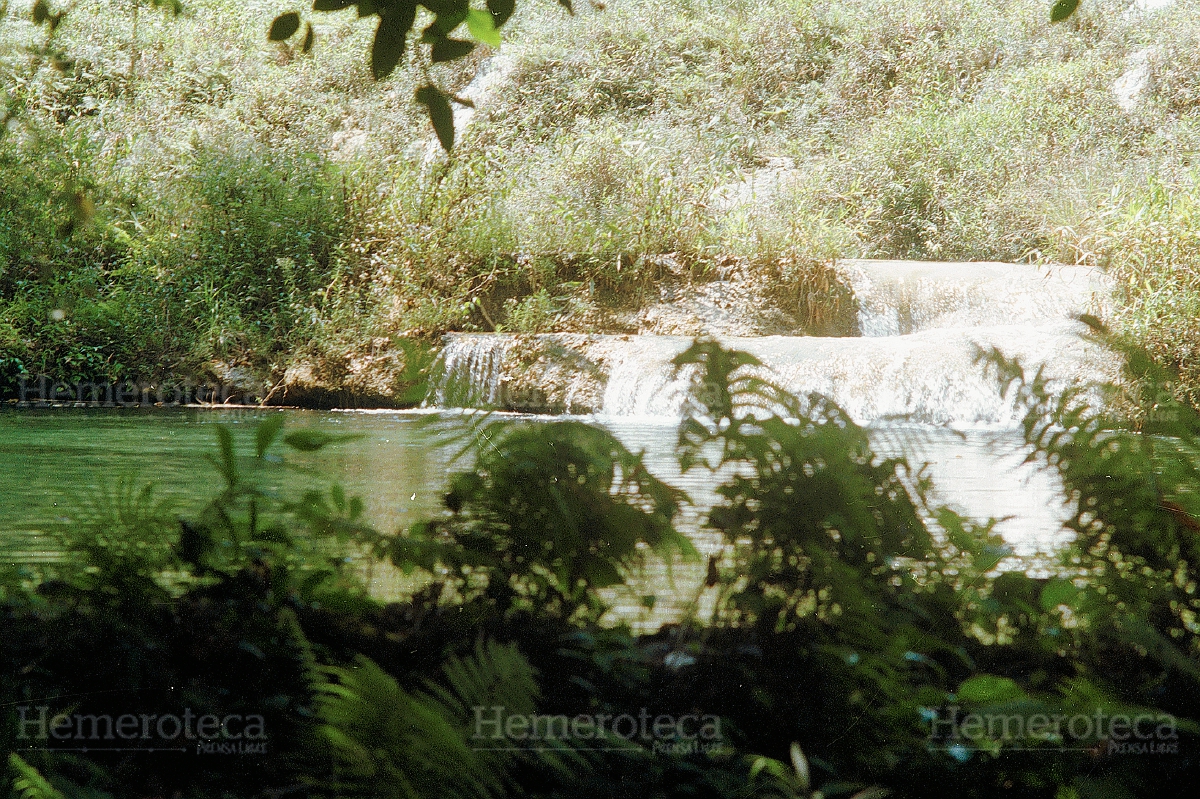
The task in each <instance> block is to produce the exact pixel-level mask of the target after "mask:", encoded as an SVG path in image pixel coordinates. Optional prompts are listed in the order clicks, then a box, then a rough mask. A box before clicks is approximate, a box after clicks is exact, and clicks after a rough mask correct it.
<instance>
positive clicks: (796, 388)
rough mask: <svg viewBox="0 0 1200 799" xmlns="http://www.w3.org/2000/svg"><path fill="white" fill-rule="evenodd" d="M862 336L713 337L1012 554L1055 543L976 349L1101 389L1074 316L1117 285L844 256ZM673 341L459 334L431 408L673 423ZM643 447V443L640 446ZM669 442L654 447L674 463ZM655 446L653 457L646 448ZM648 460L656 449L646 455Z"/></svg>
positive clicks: (1104, 364)
mask: <svg viewBox="0 0 1200 799" xmlns="http://www.w3.org/2000/svg"><path fill="white" fill-rule="evenodd" d="M838 269H839V271H840V273H841V275H842V277H843V280H844V281H845V282H846V283H847V284H848V285H849V286H850V287H851V288H852V290H853V292H854V296H855V300H856V303H857V307H858V317H857V319H858V327H859V332H860V335H859V336H858V337H846V338H832V337H828V338H827V337H814V336H764V337H757V338H722V339H721V341H722V343H724V344H725V345H727V346H731V347H735V348H737V349H741V350H745V351H747V352H750V353H751V354H753V355H755V356H756V357H757V358H758V359H759V360H760V361H762V362H763V364H764V365H765V366H766V367H767V368H769V370H770V371H771V373H772V375H773V377H774V379H775V380H776V382H778V383H780V384H781V385H783V386H784V387H786V388H787V389H788V390H789V391H792V392H794V393H796V394H808V393H810V392H817V393H820V394H824V395H826V396H828V397H830V398H831V399H833V400H834V401H835V402H837V403H838V404H839V405H840V406H841V407H842V408H843V409H844V410H845V411H846V412H847V413H848V414H849V415H850V416H851V417H852V418H854V419H855V420H856V421H857V422H859V423H860V424H864V425H867V426H870V427H871V428H872V429H873V430H875V431H876V433H875V440H876V442H877V447H878V449H879V450H880V451H881V452H882V453H884V454H889V455H890V454H899V453H900V452H901V451H903V452H904V453H905V454H907V455H908V456H909V458H910V460H912V461H913V462H916V463H920V462H926V461H927V462H929V463H930V468H931V471H932V474H933V477H934V484H935V486H936V487H937V488H938V490H939V497H940V498H941V499H943V500H944V501H946V502H948V503H950V504H953V505H955V506H957V507H959V508H960V509H961V510H964V511H966V512H967V513H969V514H970V515H972V516H974V517H976V518H987V517H989V516H994V517H997V518H999V517H1006V516H1008V517H1012V518H1010V519H1009V520H1008V521H1005V522H1003V523H1002V524H1001V526H1000V528H999V529H1001V530H1002V531H1003V532H1004V534H1005V536H1006V537H1007V538H1008V540H1009V541H1010V543H1012V544H1013V545H1014V547H1015V548H1016V549H1017V550H1018V551H1019V552H1024V553H1033V552H1037V551H1042V552H1045V551H1048V550H1050V549H1053V548H1054V547H1056V546H1057V545H1058V544H1060V543H1061V542H1062V540H1063V531H1062V526H1061V519H1062V518H1063V509H1062V504H1061V496H1060V493H1059V491H1058V488H1057V481H1056V479H1055V477H1054V475H1052V474H1048V473H1045V472H1042V471H1038V470H1036V469H1034V468H1032V467H1030V466H1022V465H1021V463H1020V461H1021V459H1022V457H1023V453H1022V451H1021V449H1020V438H1019V435H1017V434H1016V432H1015V431H1016V429H1017V427H1016V424H1017V417H1016V415H1015V413H1014V411H1013V409H1012V408H1011V406H1010V405H1009V404H1008V403H1006V402H1005V401H1004V400H1003V399H1002V398H1001V396H1000V392H999V390H998V386H997V384H996V381H995V380H994V378H991V377H989V376H988V375H987V374H985V372H984V369H983V367H982V366H981V365H979V363H978V362H977V359H976V356H977V353H978V352H979V351H980V350H981V349H982V350H987V349H991V348H993V347H995V348H997V349H999V350H1000V351H1001V352H1003V353H1004V354H1005V355H1008V356H1010V357H1011V356H1016V357H1018V358H1019V359H1020V360H1021V362H1022V363H1023V364H1024V365H1025V366H1026V367H1027V369H1032V368H1034V367H1037V366H1043V367H1044V368H1045V371H1046V374H1048V375H1049V376H1051V377H1052V378H1053V379H1054V380H1055V381H1056V382H1057V384H1059V385H1064V386H1065V385H1067V384H1072V383H1075V384H1080V383H1088V382H1095V381H1111V380H1114V379H1116V377H1117V372H1118V366H1119V364H1118V361H1117V358H1116V357H1115V356H1114V355H1113V354H1112V353H1111V352H1108V351H1107V350H1105V349H1103V348H1102V347H1100V346H1098V345H1096V344H1094V343H1091V342H1089V341H1087V340H1085V339H1084V338H1083V337H1082V336H1081V334H1082V333H1083V331H1084V330H1085V327H1084V325H1083V324H1082V323H1080V322H1078V321H1075V320H1074V317H1075V316H1077V315H1079V314H1082V313H1090V314H1095V315H1097V316H1101V317H1103V316H1104V315H1106V312H1107V307H1108V301H1109V294H1110V291H1111V288H1110V286H1109V283H1108V281H1107V280H1106V278H1105V276H1104V275H1103V273H1101V272H1099V271H1098V270H1094V269H1090V268H1086V267H1070V266H1035V265H1025V264H997V263H923V262H905V261H843V262H841V263H840V264H839V265H838ZM690 343H691V340H690V339H687V338H682V337H672V336H654V335H624V336H600V335H592V336H583V335H557V334H551V335H544V336H512V335H504V334H474V335H453V336H449V337H447V340H446V345H445V349H444V351H443V367H444V369H443V377H442V379H441V382H440V383H439V384H438V386H437V387H436V389H435V393H434V398H435V399H434V401H435V403H436V404H438V405H460V406H463V405H466V406H473V407H499V408H508V409H515V410H532V411H539V412H560V413H561V412H571V413H587V414H594V415H595V416H596V417H597V418H598V419H599V420H600V421H602V422H603V423H605V424H607V425H608V426H610V427H611V428H612V429H614V431H615V432H617V433H618V434H620V433H621V430H622V428H623V427H628V426H630V425H631V424H633V423H635V422H637V423H639V424H644V423H646V422H649V421H651V420H660V421H661V422H662V423H663V424H664V425H666V424H667V423H669V422H670V421H672V420H675V419H677V418H678V416H679V414H680V410H681V407H682V404H683V399H684V397H683V393H682V392H683V389H684V387H685V385H686V381H685V380H684V379H682V378H681V377H680V376H678V375H677V374H676V373H675V370H674V368H673V367H672V365H671V360H672V358H674V357H675V355H677V354H678V353H679V352H681V351H682V350H683V349H685V348H686V347H687V346H688V345H689V344H690ZM636 438H638V439H639V440H638V442H637V443H638V444H640V445H642V446H645V442H644V441H643V440H641V437H636ZM672 443H673V436H671V435H664V436H663V437H662V444H661V447H662V449H663V450H664V452H663V454H664V455H665V454H669V451H670V447H671V445H672ZM648 449H653V447H652V446H651V447H648ZM651 454H652V453H651Z"/></svg>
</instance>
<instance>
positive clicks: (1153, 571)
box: [0, 342, 1200, 799]
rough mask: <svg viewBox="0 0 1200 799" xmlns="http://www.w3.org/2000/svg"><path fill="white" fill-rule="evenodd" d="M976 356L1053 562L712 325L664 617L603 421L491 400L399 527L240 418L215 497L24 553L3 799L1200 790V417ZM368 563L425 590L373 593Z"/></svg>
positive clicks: (94, 526)
mask: <svg viewBox="0 0 1200 799" xmlns="http://www.w3.org/2000/svg"><path fill="white" fill-rule="evenodd" d="M987 360H988V362H989V363H990V364H991V366H992V368H993V369H995V370H997V371H998V373H999V375H1000V377H1001V383H1002V385H1003V386H1004V387H1005V390H1006V391H1009V392H1012V393H1013V394H1014V396H1016V397H1017V398H1018V401H1019V403H1020V405H1021V407H1023V408H1025V409H1026V411H1027V416H1026V420H1025V429H1026V439H1027V442H1028V444H1029V447H1030V457H1031V458H1035V459H1039V460H1043V459H1044V462H1045V463H1046V464H1048V466H1049V467H1050V468H1054V469H1057V470H1058V472H1059V473H1060V474H1061V475H1062V478H1063V483H1064V489H1065V491H1066V494H1067V496H1068V497H1069V501H1070V503H1071V505H1072V507H1073V508H1074V515H1073V518H1072V522H1071V526H1072V528H1073V529H1074V530H1075V531H1076V535H1077V537H1076V539H1075V541H1074V543H1073V544H1072V545H1071V546H1069V547H1068V548H1067V549H1066V550H1064V552H1063V553H1062V556H1061V560H1060V562H1059V563H1058V564H1057V565H1056V566H1055V567H1054V569H1053V570H1052V573H1051V575H1050V576H1048V577H1046V576H1043V577H1033V576H1030V575H1028V574H1025V573H1023V572H1021V571H1007V570H1004V568H1003V564H1004V559H1005V558H1006V557H1007V555H1008V550H1007V549H1006V548H1005V547H1004V545H1003V542H1002V541H1001V540H1000V539H999V537H998V536H996V535H995V534H994V533H993V532H992V523H991V522H987V523H978V522H973V521H971V520H968V519H965V518H963V517H961V516H959V515H957V514H955V513H953V512H950V511H948V510H945V509H937V508H929V507H927V506H926V503H925V500H924V496H925V494H924V490H923V488H922V483H921V481H920V480H919V479H918V480H914V479H913V477H914V475H913V474H912V470H911V468H910V466H909V464H907V463H906V462H905V461H904V460H901V459H889V458H882V457H880V456H878V455H876V454H875V453H874V452H872V450H871V446H870V444H869V441H868V439H867V436H866V433H865V431H864V430H863V429H861V428H859V427H857V426H856V425H855V424H854V423H853V422H852V421H850V420H849V419H848V418H847V417H846V416H845V414H844V413H843V412H842V411H841V410H840V409H838V408H837V407H836V406H835V405H833V404H832V403H830V402H828V401H827V400H825V399H823V398H821V397H818V396H812V397H808V398H800V399H797V398H792V397H788V396H787V395H785V394H783V393H781V392H780V391H779V390H778V389H776V388H775V387H773V386H772V385H771V383H770V382H769V381H765V380H763V379H762V378H761V377H760V376H758V377H756V376H755V375H761V372H759V371H755V370H753V369H752V367H754V365H755V362H754V359H753V358H751V357H750V356H748V355H746V354H744V353H737V352H730V351H727V350H723V349H721V348H720V347H719V346H717V345H715V344H712V343H705V342H698V343H697V344H696V345H695V346H693V347H692V348H691V349H690V350H689V351H688V352H686V353H684V354H683V355H681V356H680V358H679V359H678V364H679V365H680V367H681V368H686V369H688V370H689V372H688V373H689V374H691V375H692V378H693V381H694V388H695V392H694V401H693V403H692V404H691V406H690V412H689V414H688V416H687V418H685V420H684V421H683V423H682V424H681V427H680V429H679V437H678V454H679V458H680V465H681V466H682V467H683V468H685V469H697V468H698V469H720V470H721V471H720V472H719V474H721V475H723V477H721V478H720V479H719V483H720V487H719V489H718V494H719V495H720V497H721V500H720V501H719V502H718V504H717V505H716V506H715V507H714V508H713V509H712V510H711V512H710V513H709V514H708V517H707V525H708V526H709V527H710V528H711V529H712V530H714V531H715V532H717V533H719V536H720V539H719V540H720V544H719V547H718V549H717V550H716V551H715V552H714V553H713V554H712V556H711V558H710V560H709V563H708V568H707V574H706V576H705V577H704V579H703V582H702V584H700V585H698V586H697V591H698V594H697V601H696V602H695V603H693V605H692V607H693V611H692V612H691V613H690V614H687V615H685V616H684V617H683V618H682V619H680V620H679V621H678V622H677V623H675V624H671V625H668V626H666V627H664V628H663V629H661V630H659V631H657V632H654V633H650V634H643V635H635V634H633V633H632V632H631V630H630V628H629V626H628V623H627V622H628V619H627V618H623V617H622V616H620V615H619V614H614V613H613V608H612V606H611V605H610V604H609V603H608V601H606V599H605V598H604V597H606V596H611V593H609V592H611V590H612V589H614V588H632V587H633V586H632V585H630V584H628V581H629V580H630V576H631V575H633V574H635V573H636V571H637V569H638V564H639V562H640V561H644V560H645V559H646V558H649V557H660V558H665V559H667V560H668V562H670V561H672V560H675V559H676V558H677V557H678V556H680V555H682V556H683V557H684V558H689V557H694V555H695V553H694V552H693V551H691V550H690V547H689V546H688V545H686V543H684V542H683V541H682V540H681V539H680V538H679V536H678V534H677V533H675V531H674V530H673V527H672V524H673V521H674V518H675V514H676V511H677V509H678V507H679V504H678V503H679V501H680V499H681V497H680V496H679V495H678V493H677V492H674V491H673V490H671V489H670V488H669V487H667V486H665V485H663V484H662V483H660V482H659V481H657V480H656V479H655V478H653V477H652V476H650V475H649V474H647V473H646V472H645V469H644V467H643V466H642V464H641V460H640V458H639V457H637V456H635V455H633V454H631V453H629V452H627V451H625V450H624V449H623V448H622V447H621V445H620V444H619V443H618V442H617V441H616V440H615V439H613V438H612V437H611V435H610V434H608V433H606V432H604V431H601V430H599V429H594V428H589V427H587V426H585V425H582V424H580V423H578V422H557V423H548V424H542V425H519V426H509V425H506V424H504V423H497V422H493V421H489V422H487V423H486V426H485V427H482V428H480V432H482V433H483V434H484V435H482V436H480V437H479V439H478V442H479V444H480V446H478V447H477V449H476V453H477V457H476V459H475V460H474V462H473V463H471V464H469V465H468V466H467V468H466V469H465V470H464V471H462V472H460V473H458V474H457V475H454V476H453V477H452V478H451V480H450V481H449V486H448V489H449V490H448V493H447V495H446V508H445V510H444V511H443V512H441V513H440V514H439V515H437V516H436V517H435V518H432V519H429V520H428V521H426V522H422V523H420V524H418V525H416V526H415V527H414V528H413V529H412V530H410V531H400V532H397V533H395V534H390V533H381V532H379V531H376V530H374V529H372V528H371V527H370V526H368V525H366V524H365V523H364V520H363V519H362V516H361V510H362V504H361V503H360V502H359V501H357V500H355V499H351V498H347V497H346V496H344V494H343V493H342V492H341V491H339V490H338V489H336V488H335V489H332V490H329V491H311V492H307V493H305V494H303V495H302V496H299V497H280V496H276V495H275V494H273V493H272V492H271V491H269V490H267V488H266V486H268V485H270V484H271V476H272V474H273V472H274V471H275V470H279V469H285V468H288V457H287V455H286V454H280V452H279V439H280V438H282V440H283V442H284V443H285V444H286V445H287V446H288V447H290V448H299V449H303V450H311V449H313V448H318V447H321V446H325V445H327V444H329V443H332V442H330V441H329V440H328V439H327V438H321V437H320V436H319V435H317V434H314V433H311V432H307V431H295V432H290V433H287V434H286V435H283V431H282V430H281V424H280V420H281V419H282V418H283V417H282V416H276V417H274V418H272V419H270V420H268V421H266V422H264V423H262V424H261V425H260V426H259V427H258V429H257V430H256V432H255V435H254V440H253V441H252V442H243V441H236V440H235V439H234V438H233V436H232V435H231V434H230V433H229V432H228V431H227V430H224V429H222V430H221V431H220V435H219V441H218V444H219V447H218V450H217V453H216V454H215V456H214V457H213V458H212V465H213V466H215V467H216V468H217V470H218V471H219V475H220V486H219V490H218V493H217V494H216V495H215V496H214V497H213V499H212V501H211V502H210V504H209V505H208V506H207V507H206V508H205V509H204V510H203V511H201V512H200V513H198V514H197V515H195V516H194V517H191V518H188V519H187V520H185V521H183V522H179V521H178V520H172V519H165V518H163V517H162V514H161V511H160V510H159V508H158V506H156V505H155V503H153V502H152V501H150V500H149V496H150V495H149V494H146V493H142V494H135V493H126V494H124V495H119V496H118V495H114V506H113V508H112V509H111V510H112V512H111V513H109V514H98V515H96V516H95V517H94V519H93V520H92V521H91V522H89V523H88V524H87V525H82V526H79V527H67V528H65V529H64V530H63V541H64V544H65V547H66V549H65V550H64V552H65V555H66V557H65V558H64V559H62V560H60V561H58V562H56V563H48V564H42V565H37V564H26V565H25V566H23V567H21V568H20V569H6V570H4V571H3V572H0V611H2V612H0V754H2V755H3V757H4V760H3V763H2V765H0V775H2V776H3V778H4V782H3V785H2V787H0V795H3V794H9V793H10V794H11V796H12V797H14V799H15V798H16V797H21V798H22V799H51V798H54V797H58V798H60V799H75V798H76V797H78V798H79V799H83V798H84V797H89V798H90V799H104V798H105V797H114V798H119V797H130V798H131V799H132V798H133V797H145V796H172V795H175V796H188V797H209V796H212V797H226V796H264V797H265V796H284V795H288V796H298V797H300V796H312V797H321V796H330V797H332V796H340V797H385V796H386V797H396V796H406V797H433V796H438V797H447V796H464V797H466V796H470V797H478V796H502V795H530V796H545V797H552V796H562V797H573V796H582V795H586V796H598V797H613V798H614V799H615V798H616V797H630V796H638V797H683V796H702V797H714V798H715V799H725V798H728V799H732V798H733V797H749V796H764V797H765V796H776V797H801V798H802V799H813V798H814V797H817V796H825V797H834V796H843V797H850V796H855V797H858V799H866V798H867V797H880V796H884V795H890V796H895V797H914V798H915V797H927V796H930V795H935V794H936V795H945V796H956V797H1001V796H1016V795H1020V796H1027V797H1047V799H1049V798H1050V797H1053V799H1068V798H1072V797H1073V798H1075V799H1085V798H1088V799H1090V798H1091V797H1096V798H1097V799H1099V797H1112V796H1122V797H1126V796H1187V795H1190V792H1191V791H1192V790H1193V786H1194V784H1195V783H1193V782H1192V780H1194V779H1196V778H1197V771H1198V770H1200V760H1198V759H1197V750H1196V745H1197V743H1198V742H1200V700H1198V697H1200V648H1198V647H1200V623H1198V622H1197V612H1198V608H1200V599H1198V598H1197V597H1196V595H1195V590H1196V585H1197V580H1198V577H1200V575H1198V573H1197V570H1198V568H1200V566H1198V562H1200V553H1198V552H1197V546H1196V538H1195V531H1196V528H1197V526H1200V525H1198V524H1197V522H1196V521H1195V518H1196V516H1195V515H1194V514H1196V513H1198V512H1200V507H1197V505H1196V494H1195V491H1194V488H1195V486H1196V479H1197V472H1196V466H1195V456H1196V452H1197V450H1196V446H1197V443H1196V442H1197V438H1196V436H1197V433H1198V432H1200V419H1198V418H1197V417H1196V416H1195V414H1194V413H1193V412H1191V411H1190V410H1187V408H1186V406H1184V407H1180V408H1178V409H1177V413H1175V414H1173V415H1171V416H1170V417H1165V416H1164V417H1162V418H1161V419H1160V421H1159V422H1158V425H1159V426H1158V427H1157V428H1156V429H1155V430H1153V431H1148V432H1151V433H1153V434H1152V435H1134V434H1130V433H1128V432H1126V431H1124V430H1123V429H1122V428H1120V427H1119V426H1113V425H1112V424H1111V423H1110V422H1108V421H1106V420H1105V419H1103V418H1102V417H1100V416H1098V415H1096V413H1095V412H1094V411H1092V410H1091V409H1089V408H1088V407H1087V406H1086V405H1085V404H1083V403H1082V401H1081V399H1080V397H1081V396H1082V395H1072V394H1068V395H1066V396H1063V397H1055V396H1051V395H1049V394H1047V392H1046V389H1045V385H1044V383H1043V381H1042V379H1041V377H1040V376H1039V375H1032V376H1030V375H1025V374H1024V373H1023V372H1022V370H1021V368H1020V366H1019V365H1018V364H1015V363H1012V362H1010V361H1006V360H1005V359H1004V358H1003V357H1001V356H999V355H998V354H992V355H990V356H987ZM1149 363H1150V362H1149V361H1147V360H1145V359H1144V358H1143V359H1142V360H1140V361H1137V360H1136V359H1135V360H1131V367H1132V368H1143V367H1146V365H1147V364H1149ZM770 409H774V410H775V411H777V412H778V413H780V414H781V416H780V415H775V413H774V412H772V410H770ZM247 446H248V447H249V449H248V451H247V450H246V449H245V448H246V447H247ZM550 449H553V451H554V452H555V453H556V456H555V457H552V458H551V457H546V451H547V450H550ZM723 466H724V467H734V468H722V467H723ZM918 477H919V475H918ZM622 531H624V532H625V533H626V534H624V535H622V534H621V532H622ZM681 550H682V551H681ZM347 553H357V555H358V557H360V558H361V557H375V558H386V559H388V560H390V561H391V562H392V563H394V564H395V565H396V566H398V567H401V568H402V569H404V570H405V571H408V572H410V573H411V574H412V575H413V577H414V579H415V582H414V583H413V588H412V593H411V597H410V598H409V599H408V600H407V601H404V602H400V603H392V604H383V603H381V602H379V601H377V600H375V599H373V598H372V597H371V596H369V595H368V594H367V592H366V591H365V589H364V586H363V585H362V583H361V578H360V577H359V576H358V574H359V573H358V571H357V570H356V569H355V567H354V566H353V565H352V564H351V563H350V562H348V561H347V558H346V557H345V555H346V554H347ZM997 567H1000V568H997ZM705 596H707V597H709V598H710V599H711V600H712V601H711V602H708V603H706V604H705V606H706V607H709V608H711V611H705V612H704V613H703V614H701V613H700V611H699V610H698V608H700V607H701V606H702V604H704V603H701V602H700V601H699V600H700V598H701V597H705ZM43 708H44V710H43ZM537 714H540V716H541V717H542V718H544V719H547V718H560V719H563V721H559V722H555V723H556V724H557V725H559V726H557V727H555V728H554V729H555V730H557V732H555V733H551V734H547V732H546V730H547V728H546V727H545V726H543V727H541V728H540V729H541V732H537V730H538V729H539V728H538V727H537V726H536V724H537V722H532V724H533V725H534V726H532V727H531V726H530V725H531V722H530V721H529V719H530V718H532V717H533V715H537ZM622 717H623V718H625V719H628V721H623V722H615V721H614V722H612V723H611V724H610V723H609V721H604V720H614V719H618V718H622ZM642 717H645V718H646V719H648V720H649V719H652V720H653V722H650V721H643V722H640V724H639V722H638V720H639V719H641V718H642ZM122 718H128V719H132V721H121V719H122ZM147 718H148V719H151V721H142V720H143V719H147ZM579 718H583V719H584V722H579V723H577V724H576V722H574V721H573V720H576V719H579ZM161 719H167V720H168V721H167V722H165V723H164V722H162V721H155V720H161ZM180 719H183V720H185V721H184V722H183V723H181V722H180V721H179V720H180ZM205 719H208V720H207V721H205ZM513 719H515V721H514V720H513ZM662 719H666V721H662ZM683 719H691V722H687V723H685V722H684V721H683ZM972 719H975V720H974V721H972ZM1050 719H1054V720H1055V721H1053V722H1051V721H1050ZM1147 719H1149V721H1147ZM43 720H44V722H45V724H44V726H43ZM221 720H223V721H221ZM1135 720H1136V721H1135ZM218 721H220V723H218ZM1085 722H1086V723H1085ZM688 723H690V724H691V726H690V727H689V726H687V724H688ZM106 724H111V725H115V726H113V729H115V730H116V731H117V732H116V733H114V734H112V735H111V736H106V735H105V734H104V733H105V730H106V729H107V727H106V726H105V725H106ZM164 724H165V726H164ZM571 724H576V726H570V725H571ZM631 724H632V725H633V726H630V725H631ZM564 725H565V726H564ZM580 725H582V726H580ZM680 725H683V726H680ZM702 725H703V726H702ZM55 730H57V732H55ZM185 730H186V731H185ZM85 748H86V751H83V750H84V749H85ZM149 749H153V750H154V751H145V750H149Z"/></svg>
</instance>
